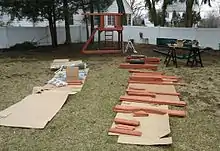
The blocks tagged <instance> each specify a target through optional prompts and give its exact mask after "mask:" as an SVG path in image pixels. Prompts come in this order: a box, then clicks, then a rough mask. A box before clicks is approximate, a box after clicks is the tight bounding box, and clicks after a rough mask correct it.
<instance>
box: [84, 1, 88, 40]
mask: <svg viewBox="0 0 220 151" xmlns="http://www.w3.org/2000/svg"><path fill="white" fill-rule="evenodd" d="M82 10H83V13H84V14H85V13H86V9H85V6H84V1H82ZM85 23H86V38H87V40H88V39H89V26H88V17H87V16H86V15H85Z"/></svg>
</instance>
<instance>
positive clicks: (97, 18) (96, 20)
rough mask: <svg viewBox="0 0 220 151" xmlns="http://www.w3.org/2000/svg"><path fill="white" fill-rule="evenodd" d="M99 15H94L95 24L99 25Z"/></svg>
mask: <svg viewBox="0 0 220 151" xmlns="http://www.w3.org/2000/svg"><path fill="white" fill-rule="evenodd" d="M99 20H100V19H99V16H94V25H98V24H99Z"/></svg>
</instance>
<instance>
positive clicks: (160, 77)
mask: <svg viewBox="0 0 220 151" xmlns="http://www.w3.org/2000/svg"><path fill="white" fill-rule="evenodd" d="M129 72H131V73H132V74H131V76H130V77H129V80H128V82H129V83H141V84H158V85H185V84H184V83H180V82H181V80H182V79H181V78H180V77H176V76H166V75H164V74H163V73H162V72H149V71H147V72H144V71H141V70H130V71H129Z"/></svg>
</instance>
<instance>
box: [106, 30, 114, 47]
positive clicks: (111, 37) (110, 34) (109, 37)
mask: <svg viewBox="0 0 220 151" xmlns="http://www.w3.org/2000/svg"><path fill="white" fill-rule="evenodd" d="M113 40H114V31H105V47H106V46H107V43H108V42H111V43H110V46H109V45H108V46H109V47H113V46H114V45H113Z"/></svg>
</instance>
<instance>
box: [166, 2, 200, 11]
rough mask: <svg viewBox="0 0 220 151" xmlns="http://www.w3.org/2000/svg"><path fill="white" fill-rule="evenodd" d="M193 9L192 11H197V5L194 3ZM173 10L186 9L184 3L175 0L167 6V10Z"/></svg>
mask: <svg viewBox="0 0 220 151" xmlns="http://www.w3.org/2000/svg"><path fill="white" fill-rule="evenodd" d="M193 10H194V11H198V10H199V7H198V5H194V6H193ZM173 11H176V12H185V11H186V3H181V2H175V3H173V4H172V5H169V6H168V7H167V12H173Z"/></svg>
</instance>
